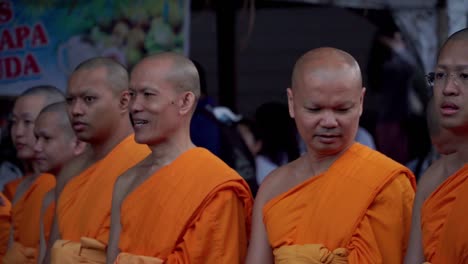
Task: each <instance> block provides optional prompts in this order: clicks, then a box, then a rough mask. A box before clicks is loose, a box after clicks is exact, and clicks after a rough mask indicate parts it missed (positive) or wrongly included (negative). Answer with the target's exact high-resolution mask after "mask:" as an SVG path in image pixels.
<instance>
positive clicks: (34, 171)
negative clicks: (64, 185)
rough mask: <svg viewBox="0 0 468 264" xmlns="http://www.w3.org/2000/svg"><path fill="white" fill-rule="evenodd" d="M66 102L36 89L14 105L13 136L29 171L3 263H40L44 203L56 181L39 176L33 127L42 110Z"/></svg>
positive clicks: (49, 90) (17, 197)
mask: <svg viewBox="0 0 468 264" xmlns="http://www.w3.org/2000/svg"><path fill="white" fill-rule="evenodd" d="M64 99H65V97H64V96H63V93H62V92H61V91H60V90H58V89H57V88H55V87H52V86H36V87H32V88H30V89H28V90H26V91H25V92H23V93H22V94H21V95H20V96H19V97H18V98H17V99H16V101H15V105H14V107H13V116H12V127H11V135H12V140H13V144H14V145H15V147H16V150H17V156H18V158H19V159H20V160H21V161H22V162H23V164H24V168H25V170H26V171H25V176H24V177H23V179H22V180H21V182H20V183H19V185H18V186H17V188H16V191H15V193H14V196H13V200H12V213H11V228H10V241H9V247H8V251H7V253H6V255H5V257H4V258H3V262H4V263H29V262H30V261H32V262H36V261H37V253H38V247H39V225H40V223H39V216H40V211H41V203H42V199H43V198H44V196H45V195H46V193H47V192H48V191H49V190H51V189H52V188H54V186H55V178H54V176H53V175H51V174H46V173H40V171H39V170H38V168H37V164H36V163H35V153H34V144H35V143H36V138H35V136H34V124H35V121H36V118H37V116H38V115H39V112H40V111H41V110H42V108H44V107H45V106H47V105H49V104H52V103H55V102H59V101H64ZM46 232H48V230H47V231H46Z"/></svg>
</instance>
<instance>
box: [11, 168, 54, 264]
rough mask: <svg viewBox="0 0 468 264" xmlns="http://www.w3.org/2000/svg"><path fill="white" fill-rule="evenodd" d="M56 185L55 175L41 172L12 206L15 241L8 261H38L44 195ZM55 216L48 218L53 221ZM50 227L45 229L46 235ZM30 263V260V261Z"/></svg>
mask: <svg viewBox="0 0 468 264" xmlns="http://www.w3.org/2000/svg"><path fill="white" fill-rule="evenodd" d="M54 187H55V177H54V176H53V175H51V174H47V173H44V174H41V175H39V176H38V177H37V179H36V180H35V181H34V182H33V183H32V184H31V186H30V187H29V189H28V190H27V191H25V193H24V194H23V195H22V196H21V197H19V199H18V201H16V202H15V204H13V206H12V213H11V223H12V227H13V232H14V233H13V234H14V242H13V244H12V245H11V246H10V248H9V249H8V251H7V253H6V255H5V258H4V261H5V262H6V263H24V262H25V261H26V260H28V261H32V262H36V258H37V253H38V250H39V239H40V223H41V221H40V220H39V219H40V216H41V208H42V200H43V199H44V196H45V195H46V194H47V192H49V191H50V190H51V189H53V188H54ZM52 220H53V218H52V217H51V216H50V219H48V220H46V221H48V222H52ZM49 233H50V228H49V229H47V230H45V234H46V237H48V235H49ZM28 263H29V262H28Z"/></svg>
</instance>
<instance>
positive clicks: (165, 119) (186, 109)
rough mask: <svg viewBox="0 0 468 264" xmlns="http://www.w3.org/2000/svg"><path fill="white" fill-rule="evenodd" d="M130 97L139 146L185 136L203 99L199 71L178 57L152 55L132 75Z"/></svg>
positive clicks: (164, 54)
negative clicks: (201, 97)
mask: <svg viewBox="0 0 468 264" xmlns="http://www.w3.org/2000/svg"><path fill="white" fill-rule="evenodd" d="M130 95H131V101H130V116H131V118H132V121H133V125H134V130H135V140H136V141H137V142H139V143H142V144H148V145H155V144H158V143H160V142H163V141H166V140H168V139H170V138H174V137H175V138H177V136H178V135H185V134H187V133H189V130H190V119H191V117H192V114H193V112H194V111H195V107H196V104H197V101H198V98H199V97H200V79H199V76H198V72H197V69H196V67H195V65H194V64H193V63H192V61H190V60H189V59H187V58H186V57H184V56H182V55H179V54H176V53H170V52H166V53H159V54H155V55H151V56H149V57H146V58H145V59H143V60H142V61H141V62H140V63H138V64H137V65H136V66H135V68H134V69H133V71H132V72H131V74H130Z"/></svg>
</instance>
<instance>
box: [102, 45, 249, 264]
mask: <svg viewBox="0 0 468 264" xmlns="http://www.w3.org/2000/svg"><path fill="white" fill-rule="evenodd" d="M130 94H131V96H132V99H131V101H130V110H131V112H130V113H131V118H132V121H133V124H134V129H135V139H136V140H137V142H139V143H144V144H147V145H148V147H149V148H150V149H151V155H149V156H148V157H147V158H146V159H144V160H143V161H142V162H140V163H138V164H137V165H136V166H135V167H133V168H131V169H130V170H129V171H127V172H126V173H125V174H124V175H122V176H120V177H119V179H118V181H117V183H116V185H115V189H114V194H113V200H112V225H111V234H110V239H109V242H110V244H109V247H108V263H112V262H113V261H114V259H116V261H115V263H118V264H126V263H148V264H149V263H163V262H164V263H207V264H209V263H213V264H214V263H242V262H243V260H244V258H245V256H246V252H247V241H248V235H249V234H248V231H249V227H250V214H251V208H252V203H253V201H252V197H251V194H250V190H249V187H248V185H247V183H246V182H245V181H244V180H243V179H242V178H241V177H240V176H239V175H238V174H237V173H236V172H235V171H234V170H232V169H231V168H229V167H228V166H227V165H226V164H225V163H224V162H222V161H221V160H220V159H218V158H217V157H216V156H214V155H213V154H212V153H211V152H209V151H208V150H206V149H203V148H199V147H196V146H195V145H194V144H193V143H192V141H191V139H190V120H191V117H192V115H193V112H194V110H195V106H196V103H197V100H198V98H199V96H200V83H199V76H198V72H197V70H196V68H195V66H194V64H193V63H192V62H191V61H190V60H189V59H187V58H185V57H184V56H182V55H178V54H175V53H161V54H158V55H153V56H150V57H147V58H145V59H143V60H142V61H141V62H140V63H138V64H137V65H136V66H135V68H134V69H133V71H132V73H131V77H130ZM119 253H120V254H119ZM117 255H118V257H117V258H116V256H117Z"/></svg>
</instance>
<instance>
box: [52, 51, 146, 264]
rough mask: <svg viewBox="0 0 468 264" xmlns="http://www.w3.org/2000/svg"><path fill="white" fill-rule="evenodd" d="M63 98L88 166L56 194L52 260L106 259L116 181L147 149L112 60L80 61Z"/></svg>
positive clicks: (122, 75)
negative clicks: (136, 137) (86, 147)
mask: <svg viewBox="0 0 468 264" xmlns="http://www.w3.org/2000/svg"><path fill="white" fill-rule="evenodd" d="M66 97H67V103H68V114H69V118H70V120H71V124H72V127H73V130H74V131H75V134H76V136H77V137H78V139H80V140H81V141H84V142H87V143H88V144H89V147H90V149H91V156H90V157H89V159H90V161H91V163H92V165H90V166H89V167H87V168H86V169H85V170H84V171H82V172H81V173H79V174H78V175H76V176H73V177H72V178H71V179H70V180H69V181H68V182H67V183H66V185H65V187H64V188H63V190H62V191H61V193H59V197H58V199H57V208H56V219H55V220H54V226H55V225H56V226H57V227H54V228H53V232H52V235H51V237H50V241H49V244H50V245H53V247H52V250H51V255H50V256H51V263H60V264H66V263H82V262H85V263H105V261H106V254H105V250H104V249H105V247H106V245H107V243H108V236H109V223H110V220H109V217H110V210H111V199H112V190H113V186H114V182H115V180H116V179H117V177H118V176H119V175H120V174H122V173H123V172H125V171H126V170H127V169H129V168H130V167H132V166H134V165H135V164H136V163H138V162H140V161H141V160H142V159H143V158H144V157H146V156H147V155H148V154H149V152H150V151H149V149H148V147H147V146H145V145H141V144H137V143H136V142H135V140H134V136H133V129H132V126H131V123H130V119H129V116H128V114H129V113H128V102H129V100H130V96H129V93H128V74H127V71H126V69H125V68H124V67H123V66H122V65H120V64H119V63H117V62H116V61H114V60H112V59H109V58H93V59H90V60H87V61H85V62H83V63H82V64H80V65H79V66H78V67H77V68H76V69H75V70H74V72H73V73H72V75H71V76H70V79H69V81H68V87H67V94H66ZM56 231H57V232H56ZM58 238H59V240H57V239H58ZM55 240H57V241H55ZM45 262H48V258H46V259H45Z"/></svg>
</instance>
